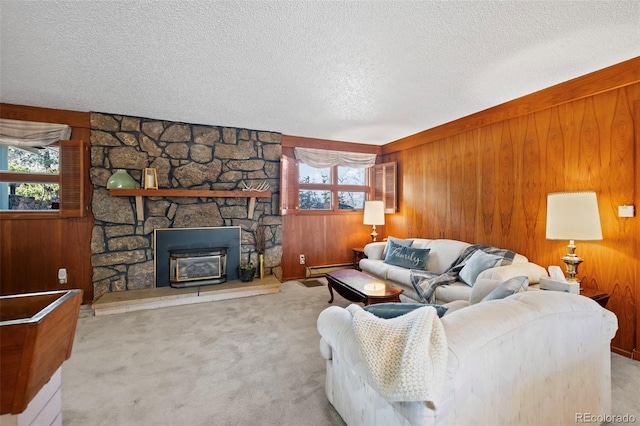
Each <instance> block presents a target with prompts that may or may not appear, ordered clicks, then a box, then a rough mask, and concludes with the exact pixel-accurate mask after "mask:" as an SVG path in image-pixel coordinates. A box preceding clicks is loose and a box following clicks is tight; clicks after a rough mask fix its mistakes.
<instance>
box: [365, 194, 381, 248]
mask: <svg viewBox="0 0 640 426" xmlns="http://www.w3.org/2000/svg"><path fill="white" fill-rule="evenodd" d="M362 223H363V224H364V225H373V231H372V232H371V241H376V239H377V238H378V233H377V232H376V225H384V202H382V201H365V202H364V220H363V221H362Z"/></svg>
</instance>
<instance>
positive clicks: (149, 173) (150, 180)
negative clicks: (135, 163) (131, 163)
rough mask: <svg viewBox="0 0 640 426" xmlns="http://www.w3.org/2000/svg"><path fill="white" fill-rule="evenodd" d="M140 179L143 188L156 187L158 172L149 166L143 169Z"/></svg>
mask: <svg viewBox="0 0 640 426" xmlns="http://www.w3.org/2000/svg"><path fill="white" fill-rule="evenodd" d="M142 181H143V183H144V185H143V186H144V189H158V173H157V172H156V169H154V168H151V167H149V168H146V169H144V173H143V174H142Z"/></svg>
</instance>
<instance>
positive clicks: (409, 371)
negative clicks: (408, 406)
mask: <svg viewBox="0 0 640 426" xmlns="http://www.w3.org/2000/svg"><path fill="white" fill-rule="evenodd" d="M347 310H348V311H349V312H351V315H352V316H353V327H354V330H355V334H356V337H357V339H358V342H359V343H360V352H361V354H362V356H363V358H364V360H365V362H366V364H367V367H368V368H369V371H370V373H371V377H372V378H373V381H374V383H372V385H373V387H374V388H375V389H376V390H377V391H378V392H379V393H380V395H382V396H383V397H384V398H386V399H387V400H389V401H430V402H432V403H433V404H434V405H437V402H438V401H439V399H440V396H441V394H442V387H443V385H444V379H445V372H446V368H447V351H448V349H447V339H446V336H445V334H444V329H443V327H442V323H441V322H440V318H438V314H437V313H436V310H435V308H433V307H431V306H425V307H423V308H418V309H416V310H414V311H411V312H409V313H407V314H405V315H401V316H399V317H396V318H392V319H382V318H378V317H377V316H375V315H373V314H372V313H370V312H367V311H365V310H364V309H362V308H361V307H360V306H358V305H350V306H348V307H347Z"/></svg>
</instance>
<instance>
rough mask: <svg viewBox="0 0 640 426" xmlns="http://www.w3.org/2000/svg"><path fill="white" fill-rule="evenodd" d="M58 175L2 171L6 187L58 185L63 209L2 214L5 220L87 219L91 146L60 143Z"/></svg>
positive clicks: (75, 142)
mask: <svg viewBox="0 0 640 426" xmlns="http://www.w3.org/2000/svg"><path fill="white" fill-rule="evenodd" d="M58 146H59V150H60V158H59V161H60V164H59V169H58V173H55V174H54V173H29V172H12V171H7V170H2V171H0V182H3V183H12V182H17V183H54V184H58V185H59V197H60V207H59V208H58V209H57V210H0V220H1V219H54V218H55V219H57V218H67V217H84V216H85V215H86V213H87V211H88V206H89V203H88V202H87V195H86V184H85V179H84V178H83V177H84V175H85V174H87V170H88V168H87V164H88V155H89V153H88V144H86V143H84V141H82V140H67V141H58Z"/></svg>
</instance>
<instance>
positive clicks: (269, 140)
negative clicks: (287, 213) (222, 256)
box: [90, 113, 282, 299]
mask: <svg viewBox="0 0 640 426" xmlns="http://www.w3.org/2000/svg"><path fill="white" fill-rule="evenodd" d="M91 127H92V129H91V165H92V168H91V172H90V173H91V181H92V183H93V186H94V191H93V199H92V203H91V205H92V211H93V215H94V218H95V224H94V228H93V233H92V239H91V251H92V264H93V285H94V299H98V298H99V297H100V296H102V295H103V294H105V293H109V292H118V291H127V290H135V289H143V288H153V287H155V286H156V281H155V275H156V270H155V266H154V264H155V260H156V259H155V258H154V233H155V231H156V230H161V229H176V228H185V229H191V228H225V227H229V228H233V229H237V230H238V231H239V238H240V247H239V249H238V250H237V257H238V260H237V262H246V261H251V262H254V263H257V261H258V252H257V249H256V235H258V234H260V236H262V237H263V240H264V249H263V250H264V255H265V256H264V257H265V271H266V273H267V274H274V275H275V276H276V277H278V278H280V277H281V273H282V272H281V268H280V261H281V258H282V218H281V216H280V214H279V202H278V200H279V187H280V185H279V183H280V182H279V179H280V157H281V152H282V147H281V135H280V134H279V133H273V132H265V131H257V130H249V129H238V128H228V127H217V126H203V125H196V124H186V123H177V122H170V121H162V120H154V119H148V118H138V117H127V116H121V115H110V114H100V113H92V114H91ZM147 167H151V168H155V169H156V171H157V176H158V186H159V188H160V189H184V190H215V191H239V190H242V188H243V187H244V186H245V185H250V186H254V187H257V186H259V185H263V184H268V186H269V191H270V192H271V196H270V197H268V196H267V197H260V198H256V199H254V200H253V202H251V201H250V198H249V197H246V198H245V197H241V196H240V197H238V196H236V197H224V196H223V197H204V198H203V197H184V196H183V197H174V196H153V195H148V196H145V197H143V198H142V212H141V213H142V214H141V215H139V214H137V213H138V211H137V209H136V199H135V198H136V197H133V196H131V197H129V196H118V197H115V196H111V195H110V194H109V190H107V189H106V183H107V180H108V179H109V177H110V176H111V175H112V174H113V173H114V172H115V171H116V170H117V169H125V170H127V172H128V173H129V174H130V175H131V176H132V177H133V178H134V179H135V180H136V181H138V182H140V181H141V178H142V171H143V170H144V168H147ZM138 203H140V200H138ZM250 203H251V204H252V206H251V209H250V208H249V207H250V206H249V204H250ZM250 213H252V214H250ZM215 247H216V245H215V244H214V245H211V246H209V247H208V248H209V249H211V248H215ZM185 248H187V249H188V248H189V247H185ZM191 248H197V249H200V248H203V247H191ZM231 252H233V250H228V251H227V255H226V256H227V258H226V260H227V267H226V272H227V274H228V276H227V278H228V280H232V279H235V278H237V272H236V271H235V266H231V264H229V261H230V260H231V258H232V257H233V256H234V255H233V254H230V253H231ZM166 256H167V263H166V265H167V266H166V267H167V270H168V269H169V259H168V257H169V256H170V254H169V253H167V255H166ZM233 262H235V261H233ZM236 266H237V264H236ZM200 267H201V268H205V269H206V268H207V267H212V265H209V266H206V265H204V264H201V265H200Z"/></svg>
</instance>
